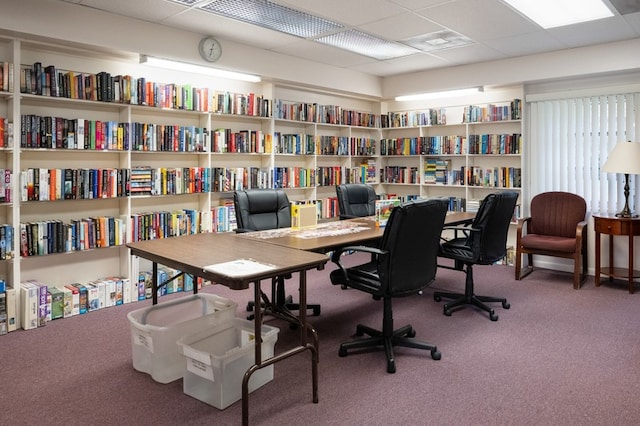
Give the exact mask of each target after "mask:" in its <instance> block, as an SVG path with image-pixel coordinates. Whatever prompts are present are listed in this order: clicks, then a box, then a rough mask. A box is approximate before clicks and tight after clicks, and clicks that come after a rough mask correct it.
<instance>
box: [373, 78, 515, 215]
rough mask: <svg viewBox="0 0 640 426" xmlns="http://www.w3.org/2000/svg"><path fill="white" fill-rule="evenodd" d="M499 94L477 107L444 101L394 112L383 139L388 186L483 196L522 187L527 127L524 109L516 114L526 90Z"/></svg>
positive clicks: (404, 192) (408, 192)
mask: <svg viewBox="0 0 640 426" xmlns="http://www.w3.org/2000/svg"><path fill="white" fill-rule="evenodd" d="M493 96H496V95H495V94H494V95H493ZM498 96H502V98H497V99H496V98H494V99H491V100H489V101H488V102H486V101H485V102H483V103H480V102H478V103H476V104H474V105H473V106H470V105H462V106H461V105H448V106H447V104H446V103H443V104H441V105H439V106H437V107H431V108H425V109H422V110H414V111H401V112H390V113H389V117H390V120H389V121H390V122H389V125H390V126H392V127H388V128H383V129H382V133H383V138H382V140H381V142H380V145H381V147H380V153H381V156H380V160H381V163H382V168H383V176H382V183H383V184H384V185H383V186H384V188H385V190H386V191H388V192H389V193H393V194H397V195H399V196H405V197H407V196H420V197H433V196H438V197H439V196H446V197H451V198H452V199H453V200H479V199H482V198H484V196H485V195H486V194H488V193H489V192H491V191H496V190H502V189H513V190H517V191H520V190H521V182H522V149H523V147H522V144H523V142H522V137H521V135H522V129H523V126H522V120H521V119H520V118H519V117H520V115H521V114H520V113H518V114H516V115H515V116H514V118H512V116H511V110H512V108H511V103H512V101H513V100H514V99H520V98H521V92H519V91H513V90H510V91H507V92H506V93H504V94H498ZM509 96H513V97H509ZM480 100H481V99H480ZM395 106H397V105H395ZM516 109H518V110H519V108H516ZM487 110H494V111H496V110H499V111H500V112H501V114H504V116H503V115H500V116H498V115H495V113H494V115H489V114H488V113H487ZM470 111H473V112H474V113H473V114H472V112H470ZM482 112H484V116H483V115H482ZM475 114H478V115H475ZM385 170H388V173H384V171H385ZM472 204H473V203H472ZM456 205H458V203H456Z"/></svg>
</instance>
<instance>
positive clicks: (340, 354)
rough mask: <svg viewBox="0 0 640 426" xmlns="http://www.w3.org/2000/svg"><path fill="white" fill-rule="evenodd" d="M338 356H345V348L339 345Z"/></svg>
mask: <svg viewBox="0 0 640 426" xmlns="http://www.w3.org/2000/svg"><path fill="white" fill-rule="evenodd" d="M338 356H339V357H343V358H344V357H345V356H347V350H346V349H345V348H343V347H340V349H339V350H338Z"/></svg>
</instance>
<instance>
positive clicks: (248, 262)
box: [204, 259, 275, 277]
mask: <svg viewBox="0 0 640 426" xmlns="http://www.w3.org/2000/svg"><path fill="white" fill-rule="evenodd" d="M272 269H275V266H273V265H269V264H265V263H260V262H256V261H255V260H253V259H237V260H231V261H229V262H223V263H216V264H213V265H207V266H205V267H204V270H205V271H207V272H215V273H219V274H224V275H227V276H230V277H238V276H242V275H251V274H256V273H258V272H265V271H270V270H272Z"/></svg>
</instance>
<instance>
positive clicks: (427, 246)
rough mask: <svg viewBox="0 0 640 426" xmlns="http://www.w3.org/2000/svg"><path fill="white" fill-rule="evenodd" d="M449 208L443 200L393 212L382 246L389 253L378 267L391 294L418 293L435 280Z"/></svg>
mask: <svg viewBox="0 0 640 426" xmlns="http://www.w3.org/2000/svg"><path fill="white" fill-rule="evenodd" d="M447 205H448V202H447V200H444V199H431V200H419V201H410V202H408V203H404V204H402V205H400V206H398V207H395V208H394V209H393V210H392V211H391V216H390V217H389V221H388V222H387V225H386V228H385V230H384V234H383V236H382V241H381V243H380V249H381V250H385V251H388V253H389V254H388V255H387V256H383V257H382V260H381V261H379V264H378V274H379V276H380V281H381V283H382V286H383V287H385V286H386V288H387V292H386V293H387V294H388V295H392V296H403V295H409V294H415V293H416V291H418V290H421V289H423V288H425V287H426V286H428V285H429V284H430V283H431V282H432V281H433V280H434V279H435V276H436V270H437V257H438V247H439V243H440V234H441V233H442V227H443V225H444V219H445V216H446V214H447Z"/></svg>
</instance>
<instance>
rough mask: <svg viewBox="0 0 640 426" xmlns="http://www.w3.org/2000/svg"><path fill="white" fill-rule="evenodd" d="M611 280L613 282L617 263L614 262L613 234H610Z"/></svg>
mask: <svg viewBox="0 0 640 426" xmlns="http://www.w3.org/2000/svg"><path fill="white" fill-rule="evenodd" d="M609 271H610V272H611V273H610V274H609V282H613V275H614V271H615V265H614V263H613V234H609Z"/></svg>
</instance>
